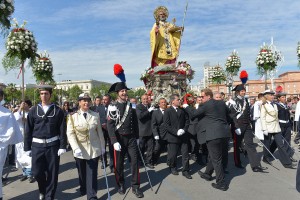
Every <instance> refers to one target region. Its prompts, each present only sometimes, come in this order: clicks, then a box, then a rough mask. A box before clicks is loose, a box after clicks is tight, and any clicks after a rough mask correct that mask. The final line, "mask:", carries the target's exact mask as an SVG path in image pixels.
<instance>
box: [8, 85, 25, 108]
mask: <svg viewBox="0 0 300 200" xmlns="http://www.w3.org/2000/svg"><path fill="white" fill-rule="evenodd" d="M4 94H5V95H4V100H5V101H6V102H10V103H11V104H13V103H15V102H16V101H18V102H19V101H20V100H21V97H22V93H21V91H20V90H17V88H16V84H14V83H9V84H7V87H6V88H5V90H4Z"/></svg>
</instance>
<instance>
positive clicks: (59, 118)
mask: <svg viewBox="0 0 300 200" xmlns="http://www.w3.org/2000/svg"><path fill="white" fill-rule="evenodd" d="M57 109H58V110H59V112H58V116H57V123H58V124H59V139H60V147H59V148H60V149H65V148H66V146H67V134H66V132H65V130H66V123H65V122H66V121H65V120H66V119H65V115H64V112H63V111H62V109H60V108H59V107H57Z"/></svg>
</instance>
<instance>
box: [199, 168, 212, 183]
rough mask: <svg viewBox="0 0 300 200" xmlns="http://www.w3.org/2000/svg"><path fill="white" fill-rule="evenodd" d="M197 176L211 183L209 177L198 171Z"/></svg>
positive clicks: (210, 177)
mask: <svg viewBox="0 0 300 200" xmlns="http://www.w3.org/2000/svg"><path fill="white" fill-rule="evenodd" d="M198 174H199V175H200V177H201V178H203V179H205V180H206V181H212V180H213V178H212V176H211V175H209V174H207V173H204V172H201V171H200V170H199V171H198Z"/></svg>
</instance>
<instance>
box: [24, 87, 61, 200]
mask: <svg viewBox="0 0 300 200" xmlns="http://www.w3.org/2000/svg"><path fill="white" fill-rule="evenodd" d="M52 88H53V87H52V86H50V85H41V86H39V90H40V99H41V103H40V104H38V105H36V106H34V107H33V108H32V109H31V110H30V111H29V113H28V116H27V123H26V126H25V136H24V151H25V153H26V154H27V155H32V174H33V176H34V177H35V179H36V181H37V182H38V186H39V192H40V195H39V199H40V200H44V199H46V200H53V199H54V196H55V192H56V188H57V182H58V172H59V160H60V155H62V154H63V153H65V152H66V143H67V136H66V133H65V121H64V112H63V111H62V109H60V108H59V107H58V106H57V105H55V104H52V103H51V100H50V99H51V95H52Z"/></svg>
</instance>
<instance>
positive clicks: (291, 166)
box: [283, 163, 297, 169]
mask: <svg viewBox="0 0 300 200" xmlns="http://www.w3.org/2000/svg"><path fill="white" fill-rule="evenodd" d="M283 166H284V167H285V168H289V169H297V164H296V163H292V164H289V165H283Z"/></svg>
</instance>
